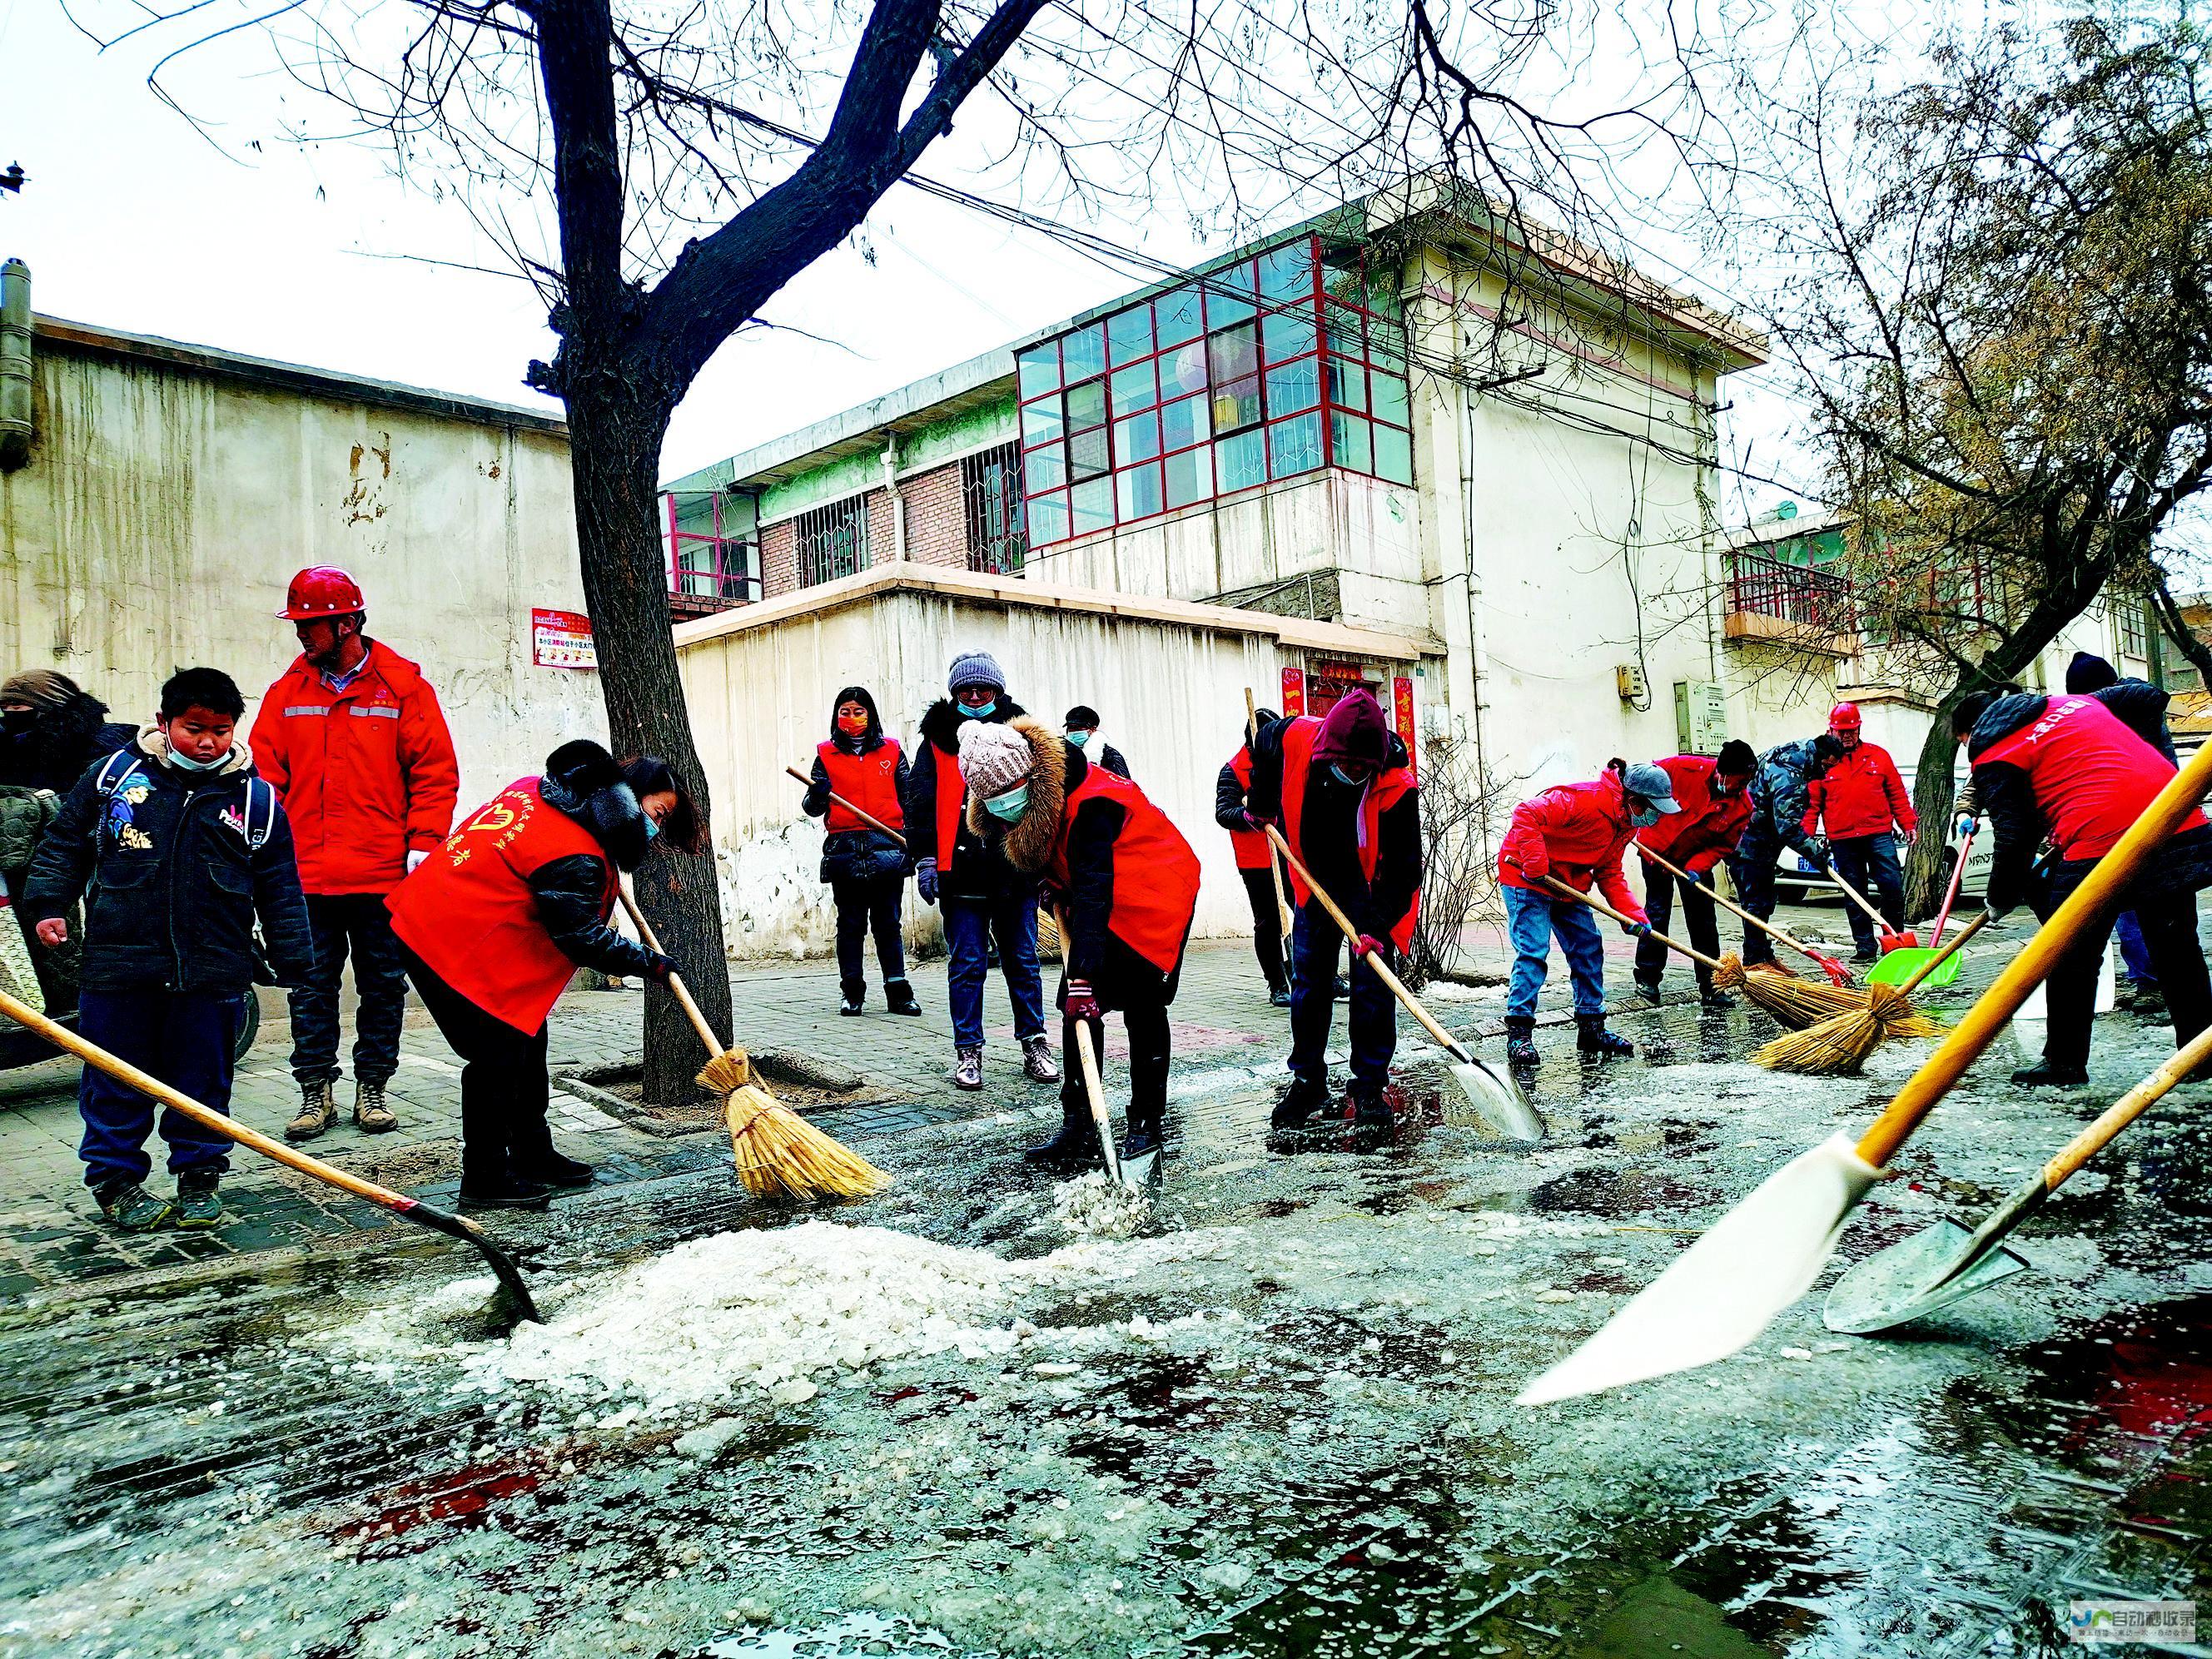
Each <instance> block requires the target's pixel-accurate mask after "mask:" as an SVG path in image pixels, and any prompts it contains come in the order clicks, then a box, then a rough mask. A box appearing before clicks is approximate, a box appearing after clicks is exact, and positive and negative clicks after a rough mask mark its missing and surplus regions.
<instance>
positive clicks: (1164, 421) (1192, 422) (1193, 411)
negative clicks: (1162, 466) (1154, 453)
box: [1160, 398, 1213, 449]
mask: <svg viewBox="0 0 2212 1659" xmlns="http://www.w3.org/2000/svg"><path fill="white" fill-rule="evenodd" d="M1212 434H1213V423H1212V422H1211V421H1209V420H1207V419H1206V399H1205V398H1184V399H1183V400H1182V402H1181V403H1178V404H1168V405H1167V407H1166V408H1164V409H1163V410H1160V447H1161V448H1162V449H1184V448H1188V447H1189V446H1190V445H1192V444H1194V443H1198V442H1200V441H1203V440H1205V439H1206V438H1209V437H1211V436H1212Z"/></svg>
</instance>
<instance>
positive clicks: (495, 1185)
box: [460, 1176, 553, 1210]
mask: <svg viewBox="0 0 2212 1659" xmlns="http://www.w3.org/2000/svg"><path fill="white" fill-rule="evenodd" d="M552 1201H553V1189H552V1188H550V1187H547V1186H543V1185H541V1184H540V1183H538V1182H535V1181H524V1180H521V1179H520V1178H518V1177H516V1176H508V1177H507V1179H506V1180H504V1181H501V1182H485V1183H483V1185H481V1186H473V1187H472V1186H471V1185H470V1184H469V1183H468V1182H466V1181H463V1182H461V1197H460V1207H461V1208H462V1209H464V1210H542V1209H544V1207H545V1206H547V1205H548V1204H550V1203H551V1202H552Z"/></svg>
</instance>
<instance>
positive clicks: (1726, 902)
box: [1636, 842, 1829, 963]
mask: <svg viewBox="0 0 2212 1659" xmlns="http://www.w3.org/2000/svg"><path fill="white" fill-rule="evenodd" d="M1636 850H1637V851H1638V853H1639V854H1642V855H1643V856H1644V857H1645V858H1647V859H1649V860H1651V862H1652V863H1654V864H1656V865H1657V866H1659V867H1660V868H1661V869H1662V870H1664V871H1666V872H1668V874H1670V875H1676V876H1680V878H1682V879H1683V880H1684V881H1697V879H1698V878H1696V877H1695V876H1693V875H1692V874H1691V873H1690V872H1688V871H1687V870H1685V869H1683V868H1682V867H1681V866H1680V865H1677V864H1674V863H1672V862H1670V861H1669V860H1668V858H1667V856H1666V855H1665V854H1662V853H1655V852H1653V851H1652V850H1651V848H1649V847H1646V846H1644V844H1643V843H1642V842H1638V844H1637V848H1636ZM1698 884H1699V886H1701V887H1702V886H1705V884H1704V883H1703V882H1699V883H1698ZM1705 892H1706V895H1707V896H1709V897H1711V900H1712V901H1713V902H1714V903H1716V904H1717V905H1719V906H1720V907H1721V908H1722V909H1723V910H1733V911H1734V912H1735V914H1736V915H1739V916H1741V917H1742V918H1743V919H1744V920H1745V921H1747V922H1749V923H1750V924H1751V925H1752V926H1753V927H1756V928H1758V929H1759V932H1761V933H1765V934H1766V935H1768V936H1769V937H1770V938H1771V939H1774V940H1775V941H1776V942H1777V943H1778V944H1782V945H1788V946H1789V947H1790V949H1791V950H1793V951H1797V952H1798V953H1799V954H1800V955H1802V956H1808V957H1812V958H1813V960H1814V961H1815V962H1818V963H1826V962H1827V961H1828V960H1829V958H1828V957H1824V956H1822V955H1821V954H1820V952H1819V951H1815V950H1814V948H1813V947H1812V946H1811V945H1807V944H1805V943H1804V942H1803V941H1802V940H1800V939H1792V938H1791V937H1790V935H1789V934H1787V933H1784V932H1783V931H1782V930H1781V929H1780V928H1779V927H1776V926H1775V925H1774V924H1773V923H1772V922H1771V921H1766V920H1765V919H1764V918H1763V917H1759V916H1755V915H1752V913H1751V912H1750V911H1748V910H1747V909H1745V908H1743V906H1741V904H1738V903H1737V902H1735V900H1734V899H1732V898H1730V897H1729V896H1728V895H1727V894H1725V893H1723V892H1722V891H1721V890H1719V889H1718V888H1717V887H1706V888H1705Z"/></svg>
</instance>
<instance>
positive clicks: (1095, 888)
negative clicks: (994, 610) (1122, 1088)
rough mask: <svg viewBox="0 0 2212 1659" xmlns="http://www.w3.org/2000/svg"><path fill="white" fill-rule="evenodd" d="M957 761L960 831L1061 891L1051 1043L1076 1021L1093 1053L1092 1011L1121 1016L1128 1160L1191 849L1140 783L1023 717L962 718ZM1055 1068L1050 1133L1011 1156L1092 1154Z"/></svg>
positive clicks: (1166, 990) (1159, 1048) (1148, 1084)
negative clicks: (962, 792)
mask: <svg viewBox="0 0 2212 1659" xmlns="http://www.w3.org/2000/svg"><path fill="white" fill-rule="evenodd" d="M960 769H961V772H962V775H963V776H964V777H965V778H966V779H967V783H968V825H969V829H970V830H972V831H973V832H974V833H975V835H976V836H978V837H979V838H981V839H982V840H984V841H986V842H989V843H991V844H992V845H994V847H995V848H997V849H998V851H999V852H1000V854H1001V855H1002V856H1003V857H1004V858H1005V859H1006V862H1007V863H1008V864H1009V865H1010V866H1012V867H1013V868H1014V869H1016V870H1018V871H1021V872H1024V873H1025V874H1027V875H1029V876H1031V877H1034V878H1036V879H1037V880H1038V881H1039V882H1040V883H1042V885H1043V887H1044V889H1045V890H1046V891H1048V893H1050V894H1052V895H1053V896H1054V897H1055V898H1056V899H1059V900H1060V901H1062V902H1064V905H1065V908H1064V909H1063V910H1062V913H1061V914H1062V915H1065V917H1066V924H1067V933H1066V937H1064V938H1063V939H1062V940H1061V956H1060V961H1061V964H1062V969H1061V972H1062V977H1061V980H1060V1017H1061V1031H1060V1050H1061V1052H1062V1053H1063V1054H1073V1053H1074V1052H1075V1051H1076V1028H1077V1026H1078V1025H1079V1024H1081V1025H1083V1026H1085V1027H1087V1028H1088V1029H1089V1030H1090V1034H1091V1051H1092V1053H1094V1054H1101V1055H1103V1054H1104V1052H1105V1036H1106V1029H1105V1022H1104V1018H1103V1016H1104V1015H1105V1014H1106V1013H1107V1012H1119V1013H1120V1014H1121V1023H1122V1024H1123V1026H1124V1027H1126V1028H1127V1031H1128V1036H1129V1128H1128V1134H1127V1139H1125V1140H1124V1142H1123V1143H1122V1146H1121V1158H1122V1159H1123V1160H1124V1161H1125V1162H1126V1161H1128V1160H1130V1159H1133V1158H1141V1157H1142V1156H1144V1155H1145V1154H1146V1153H1147V1152H1153V1151H1155V1150H1157V1149H1158V1146H1159V1144H1160V1134H1161V1125H1162V1122H1163V1120H1164V1117H1165V1115H1166V1113H1167V1103H1168V1067H1169V1063H1170V1044H1169V1036H1168V1006H1169V1005H1170V1004H1171V1003H1172V1002H1174V1000H1175V997H1176V986H1177V984H1178V983H1179V981H1181V979H1182V956H1183V946H1184V945H1185V944H1186V943H1187V942H1188V939H1189V938H1190V922H1191V917H1192V915H1194V914H1195V912H1196V910H1197V908H1198V854H1195V853H1194V852H1193V851H1191V848H1190V843H1189V842H1187V841H1185V840H1184V839H1183V837H1182V832H1181V831H1180V830H1178V829H1176V827H1175V825H1174V824H1172V823H1170V822H1169V821H1168V816H1167V814H1166V813H1164V812H1163V811H1160V809H1159V808H1158V807H1157V806H1155V805H1152V802H1151V801H1150V800H1149V799H1146V795H1145V792H1144V791H1143V790H1142V789H1139V787H1137V786H1136V785H1135V784H1133V783H1132V782H1130V781H1128V780H1127V778H1125V777H1122V776H1121V775H1119V774H1118V773H1115V772H1110V771H1109V770H1108V769H1106V768H1105V767H1104V766H1103V765H1100V764H1097V763H1094V762H1093V761H1092V760H1091V758H1090V757H1089V756H1088V755H1086V754H1085V752H1084V750H1083V749H1082V747H1081V746H1080V745H1079V744H1074V743H1071V742H1069V741H1068V740H1067V739H1066V738H1062V737H1059V736H1056V735H1055V734H1054V733H1053V732H1049V731H1048V730H1047V729H1046V728H1045V727H1044V726H1042V725H1040V724H1039V723H1038V722H1036V721H1035V720H1027V719H1023V720H1014V721H1012V722H1011V723H1009V724H1007V725H1005V726H969V728H968V729H967V730H966V731H964V732H962V733H961V734H960ZM1066 1070H1067V1079H1066V1082H1064V1083H1063V1084H1062V1085H1060V1132H1059V1133H1057V1134H1055V1135H1054V1136H1053V1137H1052V1139H1049V1140H1047V1141H1045V1142H1044V1143H1042V1145H1040V1146H1032V1147H1030V1149H1029V1150H1028V1151H1027V1152H1024V1154H1023V1156H1024V1157H1025V1158H1029V1159H1030V1161H1032V1162H1034V1163H1040V1164H1061V1165H1077V1164H1096V1163H1102V1162H1103V1161H1104V1153H1103V1150H1102V1149H1101V1147H1100V1146H1099V1144H1098V1137H1097V1134H1096V1133H1094V1132H1093V1128H1092V1125H1091V1108H1090V1104H1089V1102H1088V1101H1087V1100H1086V1099H1085V1095H1084V1085H1083V1081H1082V1079H1080V1078H1079V1076H1078V1075H1077V1073H1078V1071H1079V1067H1077V1066H1073V1065H1071V1066H1068V1067H1067V1068H1066Z"/></svg>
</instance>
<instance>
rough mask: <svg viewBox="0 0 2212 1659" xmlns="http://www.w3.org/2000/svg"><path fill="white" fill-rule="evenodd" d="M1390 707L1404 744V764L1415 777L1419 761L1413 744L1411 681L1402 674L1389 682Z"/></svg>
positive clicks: (1418, 773)
mask: <svg viewBox="0 0 2212 1659" xmlns="http://www.w3.org/2000/svg"><path fill="white" fill-rule="evenodd" d="M1390 709H1391V713H1392V714H1393V715H1394V716H1395V719H1396V721H1397V726H1398V738H1399V740H1400V741H1401V742H1402V743H1403V744H1405V745H1406V766H1407V770H1409V771H1411V772H1412V773H1413V775H1414V776H1415V777H1419V776H1420V775H1421V768H1420V763H1419V758H1418V757H1417V756H1416V753H1415V750H1414V745H1413V681H1411V680H1409V679H1407V678H1405V677H1404V676H1403V675H1401V676H1399V677H1398V678H1396V679H1395V680H1393V681H1391V682H1390Z"/></svg>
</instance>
